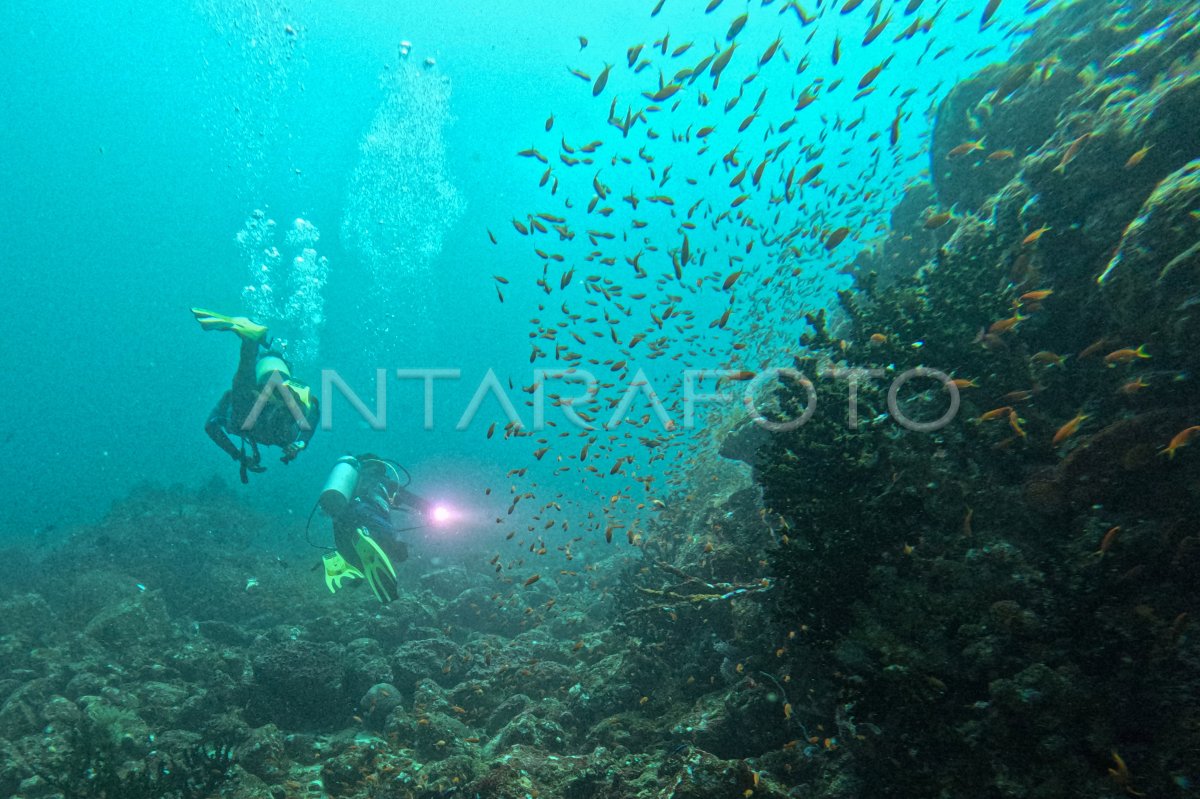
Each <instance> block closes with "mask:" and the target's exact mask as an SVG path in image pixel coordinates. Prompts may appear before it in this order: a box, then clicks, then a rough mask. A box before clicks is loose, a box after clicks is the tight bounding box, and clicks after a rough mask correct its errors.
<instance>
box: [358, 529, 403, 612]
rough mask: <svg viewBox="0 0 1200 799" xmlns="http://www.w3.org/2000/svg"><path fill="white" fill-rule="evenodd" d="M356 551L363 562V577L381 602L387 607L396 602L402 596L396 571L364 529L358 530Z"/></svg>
mask: <svg viewBox="0 0 1200 799" xmlns="http://www.w3.org/2000/svg"><path fill="white" fill-rule="evenodd" d="M354 551H355V552H356V553H357V554H358V559H359V560H361V561H362V570H363V577H365V578H366V580H367V585H369V586H371V590H372V591H373V592H375V596H376V597H377V598H378V599H379V601H380V602H382V603H384V604H385V605H386V604H387V603H388V602H393V601H395V600H396V598H397V597H399V596H400V593H399V589H398V587H397V584H396V570H395V569H394V568H392V562H391V560H389V559H388V556H387V555H386V554H384V552H383V550H382V549H380V548H379V544H377V543H375V541H374V540H373V539H372V538H371V536H370V535H368V534H367V530H366V528H364V527H360V528H358V536H357V537H355V539H354Z"/></svg>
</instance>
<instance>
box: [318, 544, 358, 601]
mask: <svg viewBox="0 0 1200 799" xmlns="http://www.w3.org/2000/svg"><path fill="white" fill-rule="evenodd" d="M323 560H324V561H325V585H327V586H329V593H331V594H333V593H336V592H337V590H338V589H339V588H341V587H342V580H361V579H362V576H363V573H362V572H360V571H359V570H358V569H356V568H354V567H353V566H351V565H350V564H349V563H347V562H346V559H345V558H343V557H342V556H341V555H339V554H338V553H336V552H330V553H329V554H328V555H325V556H324V558H323Z"/></svg>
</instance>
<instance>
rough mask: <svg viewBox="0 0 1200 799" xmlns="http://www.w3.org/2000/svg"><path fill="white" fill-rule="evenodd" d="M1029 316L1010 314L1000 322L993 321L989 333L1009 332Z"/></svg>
mask: <svg viewBox="0 0 1200 799" xmlns="http://www.w3.org/2000/svg"><path fill="white" fill-rule="evenodd" d="M1028 318H1029V317H1028V316H1021V314H1016V315H1015V316H1010V317H1009V318H1008V319H1001V320H1000V321H998V322H992V325H991V327H989V328H988V333H990V334H991V335H993V336H998V335H1000V334H1001V333H1008V332H1010V331H1012V330H1015V329H1016V327H1017V325H1019V324H1020V323H1021V322H1024V321H1025V320H1026V319H1028Z"/></svg>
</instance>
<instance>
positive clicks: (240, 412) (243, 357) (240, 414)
mask: <svg viewBox="0 0 1200 799" xmlns="http://www.w3.org/2000/svg"><path fill="white" fill-rule="evenodd" d="M257 364H258V342H256V341H251V340H250V339H242V350H241V354H240V355H239V356H238V366H237V371H236V372H235V373H234V375H233V391H232V392H231V394H232V397H231V399H232V402H233V413H232V414H231V417H232V419H233V422H234V424H236V425H237V428H238V429H239V430H240V429H241V426H242V422H243V421H245V419H246V417H247V416H249V415H250V411H251V410H253V408H254V403H255V402H257V401H258V380H257V379H256V377H255V374H254V371H255V366H256V365H257Z"/></svg>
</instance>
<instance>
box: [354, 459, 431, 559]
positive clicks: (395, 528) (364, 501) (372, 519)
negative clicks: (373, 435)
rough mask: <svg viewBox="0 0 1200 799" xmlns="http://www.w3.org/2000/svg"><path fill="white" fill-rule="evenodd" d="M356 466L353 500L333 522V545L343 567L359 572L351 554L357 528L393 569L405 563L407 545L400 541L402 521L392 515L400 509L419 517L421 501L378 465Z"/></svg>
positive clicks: (365, 462)
mask: <svg viewBox="0 0 1200 799" xmlns="http://www.w3.org/2000/svg"><path fill="white" fill-rule="evenodd" d="M359 462H360V463H361V464H362V465H361V467H360V471H359V475H358V484H357V485H355V487H354V497H353V498H352V499H351V500H350V502H349V503H348V504H347V505H346V508H345V510H343V511H342V512H341V513H339V514H338V515H337V516H336V517H334V519H333V544H334V546H335V547H337V551H338V553H339V554H340V555H341V556H342V557H343V558H345V560H346V562H347V563H349V564H350V565H351V566H353V567H354V568H356V569H359V570H360V571H361V570H362V565H363V564H362V560H361V559H360V558H359V557H358V553H357V552H356V551H355V550H354V540H355V536H356V535H357V531H358V528H360V527H365V528H366V530H367V533H369V534H370V536H371V538H372V539H373V540H374V541H375V543H377V544H379V548H380V549H382V550H383V552H384V554H386V555H387V556H388V559H389V560H391V562H392V564H393V565H395V564H397V563H403V562H404V561H405V560H407V559H408V544H406V543H405V542H404V541H402V540H401V539H400V533H401V526H402V525H403V521H402V517H401V521H399V522H398V520H397V516H396V513H397V512H398V511H399V510H400V509H402V508H411V509H412V511H414V512H417V513H420V512H422V511H423V510H424V504H425V503H424V500H422V499H420V498H419V497H417V496H416V495H415V494H413V493H411V492H410V491H407V490H406V489H404V488H403V487H401V486H400V484H399V483H397V482H396V481H395V480H393V479H392V478H391V477H390V476H389V471H390V470H389V469H388V468H387V467H386V466H385V465H384V463H383V462H382V461H380V460H378V459H375V458H370V457H362V458H360V459H359ZM389 497H390V498H391V499H390V501H389Z"/></svg>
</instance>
